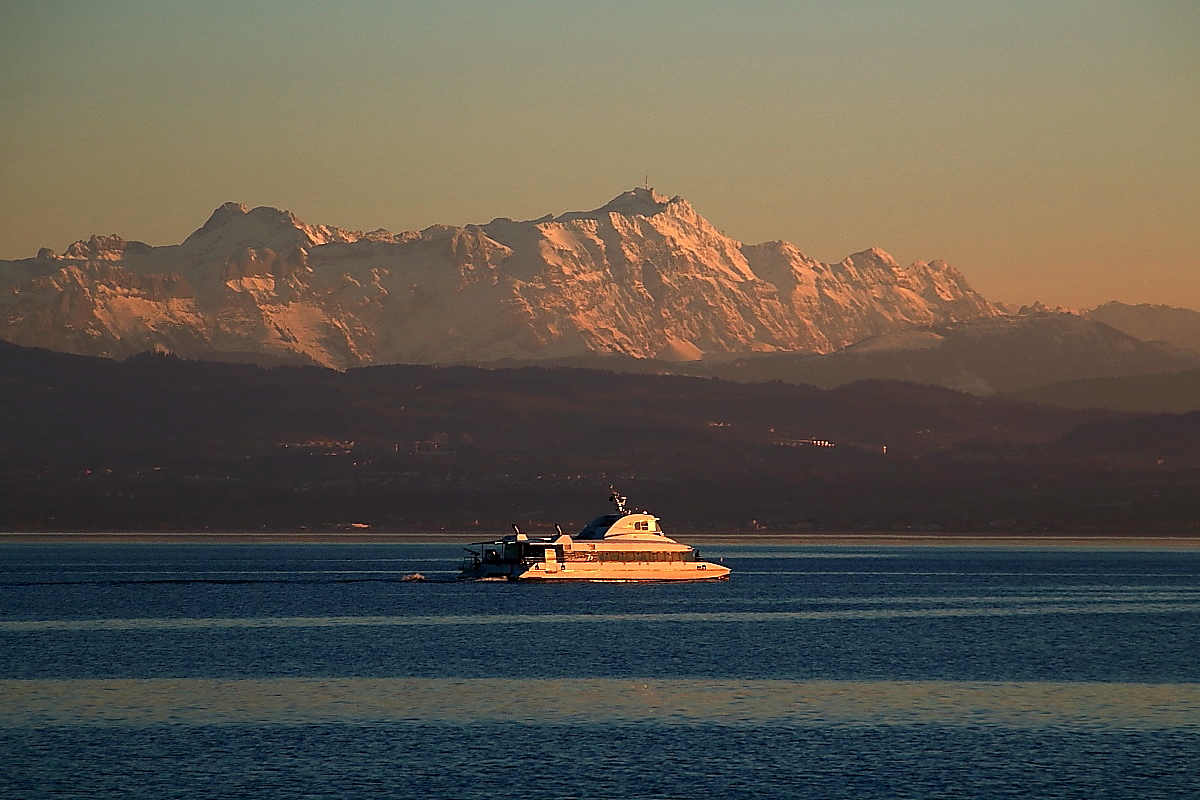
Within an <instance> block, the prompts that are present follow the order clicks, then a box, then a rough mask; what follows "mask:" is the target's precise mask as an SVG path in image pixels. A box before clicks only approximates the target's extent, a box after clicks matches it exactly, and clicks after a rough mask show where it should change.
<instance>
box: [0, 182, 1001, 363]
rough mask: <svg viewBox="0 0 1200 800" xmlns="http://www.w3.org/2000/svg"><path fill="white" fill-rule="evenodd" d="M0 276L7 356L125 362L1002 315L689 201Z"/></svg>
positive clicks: (552, 349) (545, 350)
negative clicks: (11, 349)
mask: <svg viewBox="0 0 1200 800" xmlns="http://www.w3.org/2000/svg"><path fill="white" fill-rule="evenodd" d="M25 264H26V262H8V263H7V264H0V339H8V340H9V341H14V342H18V343H23V344H31V345H36V346H40V347H49V348H52V349H61V350H68V351H72V352H83V353H92V354H96V355H108V356H123V355H130V354H132V353H136V352H141V351H142V350H146V349H153V348H156V347H159V348H161V347H165V348H167V349H170V350H172V351H173V352H176V353H179V354H180V355H190V356H200V357H203V356H205V355H206V354H211V353H218V352H223V353H231V352H241V353H248V354H256V355H259V356H263V357H265V358H274V359H278V358H284V359H289V360H298V361H305V362H308V363H318V364H323V365H326V366H331V367H338V368H345V367H350V366H357V365H360V364H369V363H397V362H408V363H452V362H456V361H488V360H492V359H502V358H522V359H537V358H555V357H566V356H581V355H587V354H593V353H621V354H625V355H629V356H635V357H640V358H652V357H659V358H670V359H676V360H692V359H696V358H701V357H708V356H709V355H710V354H711V355H712V356H713V357H716V356H718V355H719V354H723V353H753V352H773V351H792V352H806V353H825V352H830V351H832V350H836V349H839V348H842V347H845V346H847V345H849V344H852V343H854V342H857V341H861V340H862V339H865V338H868V337H871V336H879V335H882V334H885V333H888V332H890V331H893V330H896V329H898V328H903V327H905V326H909V325H914V324H916V325H931V324H941V323H945V322H951V321H954V320H960V319H970V318H973V317H980V316H983V317H986V316H990V315H994V314H996V313H998V312H997V309H996V308H995V306H992V305H991V304H990V303H988V302H987V301H986V300H985V299H983V298H982V297H980V296H979V295H978V294H977V293H975V292H974V291H973V290H971V289H970V287H969V286H968V285H967V284H966V282H965V280H963V279H962V277H961V276H960V275H958V273H956V272H955V271H953V270H952V269H950V268H949V267H947V266H945V265H943V264H939V262H933V263H932V264H924V263H922V262H917V263H916V264H913V265H912V266H911V267H908V268H903V267H901V266H899V265H898V264H897V263H896V261H895V259H893V258H892V257H891V256H890V255H888V254H887V253H886V252H884V251H883V250H881V249H879V248H872V249H870V250H865V251H863V252H861V253H856V254H855V255H853V256H850V257H849V258H847V259H845V260H844V261H842V262H840V263H839V264H824V263H820V262H817V261H815V260H814V259H811V258H809V257H807V256H805V255H804V254H803V253H802V252H800V250H798V249H797V248H796V247H794V246H793V245H790V244H788V243H786V242H774V243H768V244H763V245H744V244H742V243H741V242H738V241H736V240H734V239H732V238H730V237H728V236H726V235H725V234H724V233H722V232H721V231H720V230H719V229H717V228H716V227H714V226H713V225H712V224H711V223H710V222H708V220H706V219H705V218H704V217H703V216H701V215H700V214H699V213H697V211H696V210H695V209H694V208H693V207H692V206H691V204H689V203H688V202H687V201H686V200H684V199H683V198H682V197H678V196H676V197H667V196H665V195H661V194H658V193H657V192H655V191H654V190H652V189H650V188H636V189H632V190H630V191H627V192H624V193H622V194H620V195H618V196H617V197H615V198H613V199H612V200H611V201H609V202H608V203H606V204H605V205H603V206H601V207H599V208H597V209H595V210H594V211H590V212H589V211H584V212H575V213H568V214H563V215H561V216H557V217H556V216H547V217H543V218H541V219H537V220H529V221H524V222H518V221H514V220H511V219H507V218H497V219H495V220H493V221H492V222H490V223H488V224H486V225H468V226H465V227H456V226H447V225H440V226H439V225H435V226H431V227H429V228H427V229H425V230H424V231H420V232H416V231H408V232H403V233H399V234H390V233H388V232H387V231H385V230H376V231H372V232H370V233H362V232H359V231H351V230H345V229H342V228H337V227H333V226H327V225H309V224H307V223H305V222H302V221H300V220H299V219H297V218H296V216H295V215H294V214H292V213H291V212H289V211H281V210H279V209H277V208H272V207H269V206H259V207H257V208H254V209H248V208H247V207H246V206H244V205H242V204H240V203H225V204H224V205H222V206H221V207H219V208H217V209H216V210H215V211H214V212H213V213H212V214H211V215H210V217H209V218H208V220H207V221H206V222H205V224H204V225H203V226H201V227H200V228H199V229H198V230H197V231H196V232H195V233H193V234H192V235H190V236H188V237H187V239H185V240H184V241H183V243H182V244H180V245H172V246H169V247H150V246H149V245H144V244H141V243H130V242H126V241H125V240H123V239H120V237H93V238H92V239H91V240H89V241H87V242H80V243H77V244H76V245H72V248H71V249H70V250H69V251H68V253H67V254H65V255H64V256H62V257H54V258H53V259H51V258H46V259H43V260H41V261H37V262H30V263H29V264H28V266H26V265H25Z"/></svg>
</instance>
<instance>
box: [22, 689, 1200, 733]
mask: <svg viewBox="0 0 1200 800" xmlns="http://www.w3.org/2000/svg"><path fill="white" fill-rule="evenodd" d="M396 722H425V723H448V724H473V723H477V722H520V723H526V724H550V725H556V724H564V723H571V724H612V723H630V722H650V723H657V724H718V725H751V726H756V725H780V724H783V725H787V724H798V725H815V724H819V725H851V726H862V725H904V724H930V723H937V724H941V725H961V726H968V727H980V726H984V727H1001V728H1047V727H1064V728H1101V729H1137V730H1154V729H1167V728H1194V729H1197V730H1200V684H1116V683H1049V682H1020V683H973V682H953V681H773V680H752V681H720V680H684V681H676V680H671V681H667V680H632V681H630V680H612V679H598V678H587V679H571V680H540V679H506V678H484V679H469V680H456V679H420V678H384V679H371V678H367V679H362V678H356V679H350V678H347V679H341V678H339V679H315V678H313V679H305V678H302V679H292V678H282V679H271V680H197V679H130V680H29V681H0V727H7V728H30V727H44V726H74V725H96V724H101V725H108V724H132V725H154V724H163V723H170V724H184V725H209V724H255V725H276V724H282V725H298V724H327V723H396Z"/></svg>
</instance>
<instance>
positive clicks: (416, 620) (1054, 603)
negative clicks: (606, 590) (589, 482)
mask: <svg viewBox="0 0 1200 800" xmlns="http://www.w3.org/2000/svg"><path fill="white" fill-rule="evenodd" d="M1193 597H1194V596H1193V595H1190V594H1189V595H1184V594H1165V593H1164V594H1159V595H1157V596H1156V599H1159V600H1162V601H1163V602H1155V603H1145V602H1124V603H1111V602H1089V601H1082V602H1080V603H1079V604H1066V603H1063V602H1061V598H1026V599H1021V598H1017V601H1018V602H1024V603H1028V605H1009V606H1003V605H999V604H1001V603H1009V602H1012V601H1013V598H984V597H978V598H955V599H947V598H934V599H928V598H890V599H889V600H888V601H887V602H889V603H893V602H912V603H934V604H939V605H941V604H955V603H964V602H969V603H979V604H981V605H978V606H975V605H972V606H966V607H961V608H945V607H941V608H910V609H844V610H831V611H711V612H686V611H673V612H668V613H633V612H631V613H624V614H589V613H581V614H472V615H470V616H462V615H455V614H439V615H413V616H403V617H381V616H361V617H238V618H218V619H198V618H190V619H177V618H167V619H154V618H143V619H40V620H8V621H0V632H2V631H13V632H16V631H135V630H146V631H151V630H157V631H168V630H192V629H202V628H343V627H379V626H387V627H409V626H432V625H438V626H442V625H520V624H547V623H598V622H717V623H721V622H727V623H736V622H788V621H794V620H835V619H903V618H922V617H930V618H935V617H1012V616H1031V615H1042V614H1047V615H1050V614H1053V615H1059V614H1168V613H1179V612H1190V613H1195V612H1200V603H1195V602H1178V601H1180V600H1192V599H1193ZM823 602H844V603H854V604H856V603H860V602H864V601H854V600H842V601H828V600H827V601H823ZM869 602H870V603H871V604H874V603H877V602H881V601H878V600H874V601H869ZM988 603H996V604H997V605H996V606H988V605H986V604H988Z"/></svg>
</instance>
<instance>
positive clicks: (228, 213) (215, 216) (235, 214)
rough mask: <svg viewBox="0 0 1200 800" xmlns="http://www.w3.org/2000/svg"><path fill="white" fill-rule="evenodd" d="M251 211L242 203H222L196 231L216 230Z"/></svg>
mask: <svg viewBox="0 0 1200 800" xmlns="http://www.w3.org/2000/svg"><path fill="white" fill-rule="evenodd" d="M249 211H250V209H249V208H247V207H246V206H244V205H242V204H241V203H234V202H229V203H222V204H221V207H220V208H218V209H217V210H215V211H213V213H212V214H211V215H210V216H209V218H208V221H207V222H205V223H204V224H203V225H201V226H200V230H198V231H196V233H201V232H203V231H212V230H216V229H217V228H220V227H221V226H222V225H225V224H226V223H227V222H229V221H230V220H233V219H238V218H239V217H243V216H245V215H246V213H247V212H249Z"/></svg>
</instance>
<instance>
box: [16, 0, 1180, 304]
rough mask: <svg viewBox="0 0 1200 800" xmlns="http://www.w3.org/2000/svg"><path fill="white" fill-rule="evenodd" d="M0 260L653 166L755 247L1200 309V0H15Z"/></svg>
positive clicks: (485, 198) (519, 207)
mask: <svg viewBox="0 0 1200 800" xmlns="http://www.w3.org/2000/svg"><path fill="white" fill-rule="evenodd" d="M0 119H2V120H3V124H2V125H0V258H24V257H28V256H32V255H34V254H35V253H36V252H37V250H38V248H39V247H43V246H45V247H51V248H53V249H54V250H56V251H61V250H62V249H63V248H64V247H66V245H67V244H69V243H70V242H72V241H74V240H76V239H81V238H86V237H87V236H89V235H91V234H93V233H119V234H121V235H122V236H125V237H126V238H131V239H140V240H142V241H146V242H149V243H151V244H170V243H175V242H179V241H181V240H182V239H183V238H184V237H185V236H186V235H187V234H188V233H190V232H191V231H192V230H194V229H195V228H197V227H199V226H200V225H201V224H202V223H203V222H204V220H205V219H206V218H207V216H208V214H209V213H210V212H211V211H212V209H213V208H215V207H216V206H218V205H220V204H221V203H222V202H225V201H227V200H235V201H238V202H242V203H246V204H247V205H251V206H255V205H271V206H276V207H278V208H286V209H290V210H291V211H293V212H294V213H295V214H296V215H297V216H299V217H300V218H301V219H303V220H305V221H308V222H313V223H325V224H331V225H340V226H342V227H347V228H356V229H362V230H370V229H373V228H378V227H383V228H387V229H389V230H392V231H400V230H408V229H417V228H423V227H425V226H428V225H431V224H434V223H448V224H466V223H472V222H476V223H478V222H487V221H489V220H490V219H492V218H493V217H497V216H505V217H513V218H517V219H529V218H534V217H540V216H542V215H543V214H547V213H562V212H565V211H572V210H583V209H591V208H595V207H597V206H599V205H602V204H603V203H605V202H607V201H608V200H609V199H610V198H611V197H613V196H615V195H616V194H618V193H620V192H622V191H625V190H627V189H629V188H631V187H633V186H635V185H641V184H642V183H643V181H644V176H645V174H646V173H649V180H650V183H651V185H653V186H654V187H655V188H656V189H657V190H658V191H660V192H663V193H665V194H671V195H674V194H680V195H683V196H684V197H686V198H687V199H688V200H690V201H691V202H692V204H693V205H694V206H696V208H697V209H698V210H699V211H700V213H701V214H703V215H705V216H706V217H708V218H709V220H710V221H712V222H713V224H715V225H716V226H717V227H719V228H721V229H722V230H724V231H725V232H726V233H727V234H729V235H731V236H734V237H736V238H738V239H740V240H742V241H745V242H759V241H766V240H771V239H786V240H788V241H791V242H793V243H795V244H796V245H797V246H798V247H799V248H800V249H801V250H803V251H804V252H806V253H808V254H809V255H810V256H813V257H815V258H818V259H821V260H823V261H838V260H841V259H842V258H844V257H845V256H847V255H849V254H850V253H852V252H856V251H859V250H863V249H865V248H867V247H871V246H879V247H882V248H884V249H885V250H887V251H889V252H890V253H892V254H893V255H894V256H896V258H897V259H898V260H900V261H901V262H903V263H907V262H909V261H912V260H914V259H923V260H932V259H935V258H943V259H946V260H947V261H949V262H950V263H951V264H954V265H955V266H957V267H958V268H959V269H961V270H962V271H963V272H964V273H965V274H966V275H967V277H968V279H969V280H970V281H971V283H972V284H973V285H974V286H975V287H976V288H977V289H979V290H980V291H981V292H983V293H984V294H985V295H986V296H987V297H988V298H989V299H993V300H1000V301H1004V302H1010V303H1018V304H1019V303H1027V302H1032V301H1034V300H1042V301H1044V302H1046V303H1050V304H1065V305H1069V306H1081V307H1082V306H1092V305H1096V304H1099V303H1102V302H1105V301H1107V300H1112V299H1119V300H1123V301H1125V302H1131V303H1141V302H1153V303H1167V304H1171V305H1182V306H1188V307H1191V308H1200V3H1197V2H1196V1H1195V0H1181V1H1179V2H1166V1H1162V2H1158V1H1156V0H1143V1H1142V2H1108V1H1106V0H1091V1H1090V2H1082V1H1080V2H1051V1H1048V0H1040V1H1039V2H1023V1H1020V0H1006V1H1000V0H993V1H990V2H971V1H970V0H957V1H956V2H932V1H926V2H922V1H921V0H912V1H911V2H849V1H848V0H842V2H800V1H799V0H792V1H790V2H759V1H757V0H742V1H741V2H736V3H735V2H715V1H713V0H690V1H689V2H653V0H638V1H636V2H634V1H630V2H626V1H625V0H607V1H606V2H603V3H600V2H582V1H576V0H559V1H557V2H550V1H548V0H546V1H539V0H523V1H522V0H488V2H444V3H433V2H355V3H341V2H300V1H299V0H288V1H287V2H257V3H250V2H245V0H238V2H222V1H219V0H208V1H206V2H188V3H183V2H168V1H166V0H156V1H155V2H139V1H134V0H104V2H93V1H92V0H88V1H87V2H56V1H55V0H27V1H20V0H18V1H16V2H14V1H13V0H0Z"/></svg>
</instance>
